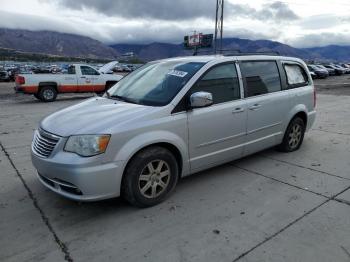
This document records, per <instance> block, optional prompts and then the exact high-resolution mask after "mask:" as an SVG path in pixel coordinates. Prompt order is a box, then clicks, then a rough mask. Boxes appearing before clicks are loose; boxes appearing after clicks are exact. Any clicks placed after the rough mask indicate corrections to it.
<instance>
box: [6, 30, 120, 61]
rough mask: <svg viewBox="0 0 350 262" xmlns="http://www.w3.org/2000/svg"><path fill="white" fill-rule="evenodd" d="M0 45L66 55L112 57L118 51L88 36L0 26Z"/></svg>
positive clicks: (26, 50)
mask: <svg viewBox="0 0 350 262" xmlns="http://www.w3.org/2000/svg"><path fill="white" fill-rule="evenodd" d="M0 47H1V48H10V49H13V50H17V51H22V52H31V53H41V54H50V55H58V56H67V57H84V58H106V59H114V58H116V57H117V56H118V52H117V51H116V50H115V49H113V48H111V47H109V46H107V45H105V44H103V43H101V42H99V41H97V40H95V39H92V38H89V37H85V36H80V35H73V34H66V33H58V32H51V31H29V30H19V29H4V28H0Z"/></svg>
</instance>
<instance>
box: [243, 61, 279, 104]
mask: <svg viewBox="0 0 350 262" xmlns="http://www.w3.org/2000/svg"><path fill="white" fill-rule="evenodd" d="M241 71H242V76H243V77H244V79H245V84H246V87H245V92H246V96H247V97H251V96H258V95H262V94H267V93H272V92H277V91H281V80H280V75H279V71H278V67H277V64H276V62H274V61H271V62H269V61H268V62H267V61H257V62H242V63H241Z"/></svg>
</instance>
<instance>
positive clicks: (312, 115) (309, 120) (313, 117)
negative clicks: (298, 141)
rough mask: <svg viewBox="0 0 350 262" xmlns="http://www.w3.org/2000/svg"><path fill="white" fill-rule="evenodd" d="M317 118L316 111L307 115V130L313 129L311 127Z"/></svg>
mask: <svg viewBox="0 0 350 262" xmlns="http://www.w3.org/2000/svg"><path fill="white" fill-rule="evenodd" d="M315 120H316V111H312V112H309V113H308V116H307V126H306V131H309V130H310V129H311V127H312V126H313V124H314V123H315Z"/></svg>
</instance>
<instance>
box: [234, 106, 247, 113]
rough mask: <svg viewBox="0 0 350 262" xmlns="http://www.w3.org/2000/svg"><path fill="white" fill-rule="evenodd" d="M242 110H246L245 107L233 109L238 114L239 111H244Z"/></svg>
mask: <svg viewBox="0 0 350 262" xmlns="http://www.w3.org/2000/svg"><path fill="white" fill-rule="evenodd" d="M242 112H244V108H242V107H237V108H235V109H233V111H232V114H238V113H242Z"/></svg>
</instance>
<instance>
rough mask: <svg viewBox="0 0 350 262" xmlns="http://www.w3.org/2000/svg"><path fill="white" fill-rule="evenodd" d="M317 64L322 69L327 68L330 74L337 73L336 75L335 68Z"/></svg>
mask: <svg viewBox="0 0 350 262" xmlns="http://www.w3.org/2000/svg"><path fill="white" fill-rule="evenodd" d="M315 66H317V67H318V68H320V69H324V70H327V71H328V74H329V75H330V76H335V75H336V73H335V69H333V68H326V67H325V66H324V65H315Z"/></svg>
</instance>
